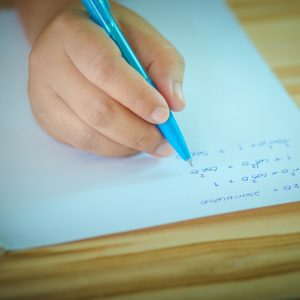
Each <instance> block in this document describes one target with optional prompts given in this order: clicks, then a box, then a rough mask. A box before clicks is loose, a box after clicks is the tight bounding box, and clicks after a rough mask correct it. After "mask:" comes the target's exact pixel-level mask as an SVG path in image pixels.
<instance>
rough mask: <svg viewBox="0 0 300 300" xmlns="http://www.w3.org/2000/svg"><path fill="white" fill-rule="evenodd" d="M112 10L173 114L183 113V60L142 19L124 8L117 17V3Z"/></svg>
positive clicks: (118, 7)
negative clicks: (175, 112)
mask: <svg viewBox="0 0 300 300" xmlns="http://www.w3.org/2000/svg"><path fill="white" fill-rule="evenodd" d="M112 9H113V10H114V11H115V12H116V14H117V16H118V18H119V20H120V23H121V26H122V28H123V30H124V32H125V33H126V36H127V38H128V40H129V42H130V44H131V45H132V46H133V48H134V50H135V52H136V54H137V56H138V57H139V59H140V60H141V62H142V64H143V65H144V66H145V68H146V69H147V71H148V73H149V75H150V77H151V78H152V80H153V81H154V83H155V85H156V86H157V88H158V90H159V91H160V93H161V94H162V95H163V96H164V98H165V99H166V101H167V102H168V104H169V106H170V108H171V109H172V110H174V111H179V110H182V109H183V108H184V106H185V102H184V97H183V92H182V81H183V74H184V59H183V57H182V56H181V54H180V53H179V52H178V51H177V50H176V49H175V47H174V46H173V45H172V44H171V43H170V42H169V41H167V40H166V39H165V38H164V37H163V36H162V35H161V34H160V33H159V32H158V31H157V30H155V29H154V28H153V27H152V26H151V25H150V24H149V23H148V22H146V21H145V20H144V19H143V18H142V17H140V16H138V15H137V14H135V13H134V12H132V11H131V10H128V9H125V8H123V7H122V13H121V14H119V15H118V12H119V10H120V5H119V4H117V3H114V4H113V6H112ZM124 10H125V12H124Z"/></svg>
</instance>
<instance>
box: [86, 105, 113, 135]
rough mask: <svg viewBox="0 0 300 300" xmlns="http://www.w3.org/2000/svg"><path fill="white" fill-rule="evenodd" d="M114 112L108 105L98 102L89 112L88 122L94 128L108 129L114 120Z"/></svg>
mask: <svg viewBox="0 0 300 300" xmlns="http://www.w3.org/2000/svg"><path fill="white" fill-rule="evenodd" d="M112 115H113V111H112V108H111V107H110V105H109V104H108V103H104V102H100V101H96V103H95V104H94V105H92V106H90V107H89V109H88V111H87V116H86V117H87V121H88V123H89V124H90V125H91V126H93V127H94V128H101V129H107V128H108V127H109V126H110V124H111V120H112Z"/></svg>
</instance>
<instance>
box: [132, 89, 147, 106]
mask: <svg viewBox="0 0 300 300" xmlns="http://www.w3.org/2000/svg"><path fill="white" fill-rule="evenodd" d="M149 87H150V86H147V85H146V84H142V85H140V86H139V87H138V88H137V90H136V92H135V93H134V95H133V96H132V98H131V99H130V107H131V108H139V107H141V106H142V107H145V106H146V104H147V103H145V102H143V99H148V98H149V96H148V95H149V93H150V92H149ZM142 103H143V105H142Z"/></svg>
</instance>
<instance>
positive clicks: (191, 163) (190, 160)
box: [187, 159, 194, 168]
mask: <svg viewBox="0 0 300 300" xmlns="http://www.w3.org/2000/svg"><path fill="white" fill-rule="evenodd" d="M187 162H188V163H189V164H190V166H191V167H192V168H193V167H194V166H193V161H192V159H189V160H187Z"/></svg>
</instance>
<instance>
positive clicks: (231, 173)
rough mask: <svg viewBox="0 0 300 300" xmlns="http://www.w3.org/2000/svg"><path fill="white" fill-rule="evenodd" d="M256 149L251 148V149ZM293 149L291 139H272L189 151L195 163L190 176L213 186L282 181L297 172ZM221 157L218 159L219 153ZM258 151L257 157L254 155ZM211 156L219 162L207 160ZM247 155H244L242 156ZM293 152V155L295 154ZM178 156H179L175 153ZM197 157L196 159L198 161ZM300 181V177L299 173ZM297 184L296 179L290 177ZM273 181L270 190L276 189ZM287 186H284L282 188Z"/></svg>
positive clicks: (299, 168)
mask: <svg viewBox="0 0 300 300" xmlns="http://www.w3.org/2000/svg"><path fill="white" fill-rule="evenodd" d="M254 148H255V149H257V148H259V150H255V151H253V150H252V149H254ZM291 153H293V151H292V147H291V140H289V139H282V138H281V139H274V140H270V141H260V142H258V143H249V144H248V145H237V146H236V147H232V148H231V149H230V150H226V149H218V150H215V151H210V152H209V151H206V150H201V151H194V152H191V155H192V157H193V161H195V166H196V165H200V166H201V167H195V168H193V169H192V170H190V171H189V174H190V175H191V176H193V178H199V180H203V181H205V182H207V183H208V184H212V185H213V186H214V187H216V188H219V187H222V186H224V185H225V184H226V185H233V184H257V183H263V182H264V181H268V180H270V179H271V180H272V179H275V180H272V182H273V181H274V182H277V183H278V182H282V180H286V179H287V178H288V177H290V178H296V179H298V177H299V175H300V157H299V155H300V154H298V155H297V154H296V155H295V154H291ZM221 155H222V159H221V160H220V156H221ZM258 155H261V156H260V157H255V156H258ZM210 156H211V157H214V158H216V159H215V160H216V161H218V162H219V163H218V164H208V163H206V161H211V160H210V159H209V158H210ZM247 156H248V157H249V159H247V160H246V159H244V158H245V157H247ZM295 156H296V158H295ZM177 159H180V158H178V157H177ZM197 160H198V161H197ZM299 181H300V177H299ZM291 182H292V183H291V188H292V186H293V185H296V186H297V184H298V183H297V181H296V182H295V180H292V181H291ZM278 189H279V188H278V187H276V186H275V185H274V188H273V191H274V192H275V191H278ZM285 190H287V188H286V189H285Z"/></svg>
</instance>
